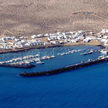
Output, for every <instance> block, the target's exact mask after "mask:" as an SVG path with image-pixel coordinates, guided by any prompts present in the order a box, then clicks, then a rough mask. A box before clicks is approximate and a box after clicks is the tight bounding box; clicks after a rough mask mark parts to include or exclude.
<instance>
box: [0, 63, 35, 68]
mask: <svg viewBox="0 0 108 108" xmlns="http://www.w3.org/2000/svg"><path fill="white" fill-rule="evenodd" d="M0 67H14V68H33V67H35V65H33V64H23V65H18V64H0Z"/></svg>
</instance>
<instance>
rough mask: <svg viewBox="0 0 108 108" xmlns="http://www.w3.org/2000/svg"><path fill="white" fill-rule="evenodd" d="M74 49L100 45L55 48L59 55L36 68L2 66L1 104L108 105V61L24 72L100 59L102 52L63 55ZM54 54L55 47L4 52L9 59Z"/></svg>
mask: <svg viewBox="0 0 108 108" xmlns="http://www.w3.org/2000/svg"><path fill="white" fill-rule="evenodd" d="M71 49H99V47H97V46H96V47H94V46H80V47H76V46H73V47H60V48H55V49H54V53H55V55H56V58H54V59H51V60H45V64H44V65H37V66H36V67H35V68H32V69H18V68H6V67H0V108H108V63H107V62H106V63H101V64H96V65H92V66H89V67H84V68H80V69H77V70H74V71H69V72H65V73H61V74H57V75H52V76H43V77H33V78H24V77H20V76H19V73H21V72H26V71H27V72H36V71H44V70H50V69H56V68H60V67H64V66H67V65H71V64H75V63H80V62H81V61H82V60H83V61H87V60H88V59H89V58H90V59H96V58H97V57H98V56H100V53H98V52H96V53H93V54H91V55H86V56H84V55H80V54H81V53H82V52H79V53H73V54H69V55H65V56H59V55H57V53H60V52H63V51H64V52H65V51H67V50H71ZM37 53H39V54H40V55H41V56H43V55H51V53H52V48H48V49H37V50H36V49H35V50H29V51H27V52H20V53H12V54H11V53H9V54H0V60H8V59H11V58H15V57H20V56H25V55H29V54H37Z"/></svg>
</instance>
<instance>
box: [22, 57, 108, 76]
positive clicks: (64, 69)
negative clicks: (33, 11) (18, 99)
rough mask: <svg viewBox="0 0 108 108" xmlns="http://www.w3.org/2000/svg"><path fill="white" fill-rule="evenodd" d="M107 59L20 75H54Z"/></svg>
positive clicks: (106, 59) (107, 59)
mask: <svg viewBox="0 0 108 108" xmlns="http://www.w3.org/2000/svg"><path fill="white" fill-rule="evenodd" d="M107 61H108V56H107V57H104V58H97V59H96V60H89V61H87V62H82V63H79V64H74V65H69V66H66V67H63V68H60V69H55V70H49V71H44V72H24V73H21V74H20V76H23V77H35V76H48V75H54V74H59V73H62V72H67V71H70V70H76V69H78V68H82V67H86V66H90V65H93V64H98V63H102V62H107Z"/></svg>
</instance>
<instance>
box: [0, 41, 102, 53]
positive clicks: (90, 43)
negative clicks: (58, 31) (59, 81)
mask: <svg viewBox="0 0 108 108" xmlns="http://www.w3.org/2000/svg"><path fill="white" fill-rule="evenodd" d="M79 45H90V46H102V44H101V42H99V41H97V40H92V41H90V42H88V43H85V42H83V41H81V42H78V43H69V44H60V45H52V44H50V45H46V46H44V45H39V46H37V45H36V46H30V47H25V48H16V49H5V50H0V54H4V53H14V52H22V51H27V50H31V49H40V48H52V47H62V46H63V47H65V46H79Z"/></svg>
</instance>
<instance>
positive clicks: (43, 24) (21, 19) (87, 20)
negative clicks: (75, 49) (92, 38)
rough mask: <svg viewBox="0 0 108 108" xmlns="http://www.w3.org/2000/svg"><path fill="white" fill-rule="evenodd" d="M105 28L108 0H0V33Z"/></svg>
mask: <svg viewBox="0 0 108 108" xmlns="http://www.w3.org/2000/svg"><path fill="white" fill-rule="evenodd" d="M102 28H108V0H0V33H1V34H2V33H3V32H4V31H5V30H9V31H11V32H13V33H14V34H15V35H19V34H24V35H29V34H34V33H46V32H55V31H70V30H79V29H84V30H93V31H98V30H101V29H102Z"/></svg>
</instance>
